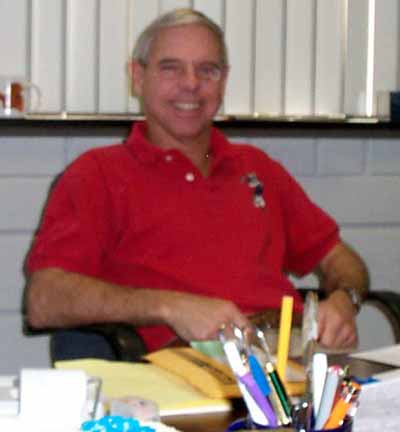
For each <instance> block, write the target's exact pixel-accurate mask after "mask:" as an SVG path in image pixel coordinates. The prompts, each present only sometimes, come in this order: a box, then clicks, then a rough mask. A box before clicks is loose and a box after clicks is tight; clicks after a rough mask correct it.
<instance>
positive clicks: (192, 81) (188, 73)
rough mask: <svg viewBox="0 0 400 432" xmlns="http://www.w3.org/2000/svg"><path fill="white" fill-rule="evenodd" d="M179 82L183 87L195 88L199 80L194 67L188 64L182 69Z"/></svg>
mask: <svg viewBox="0 0 400 432" xmlns="http://www.w3.org/2000/svg"><path fill="white" fill-rule="evenodd" d="M180 82H181V85H183V86H185V88H189V89H190V90H194V89H197V88H198V87H199V85H200V82H201V80H200V78H199V76H198V73H197V69H196V67H195V66H193V65H188V66H187V67H186V68H185V69H184V71H183V74H182V77H181V80H180Z"/></svg>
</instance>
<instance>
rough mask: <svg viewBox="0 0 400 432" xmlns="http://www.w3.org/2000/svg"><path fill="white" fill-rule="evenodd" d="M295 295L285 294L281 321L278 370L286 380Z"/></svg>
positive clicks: (281, 377)
mask: <svg viewBox="0 0 400 432" xmlns="http://www.w3.org/2000/svg"><path fill="white" fill-rule="evenodd" d="M292 315H293V297H291V296H283V298H282V305H281V317H280V323H279V337H278V351H277V355H276V370H277V372H278V374H279V377H280V379H281V380H282V381H283V382H285V381H286V366H287V361H288V356H289V344H290V332H291V329H292Z"/></svg>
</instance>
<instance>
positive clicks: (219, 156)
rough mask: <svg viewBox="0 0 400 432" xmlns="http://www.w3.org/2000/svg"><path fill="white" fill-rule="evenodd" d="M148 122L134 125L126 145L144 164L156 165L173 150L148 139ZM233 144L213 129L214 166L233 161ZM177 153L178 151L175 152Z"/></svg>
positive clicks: (211, 146) (211, 144)
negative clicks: (229, 160)
mask: <svg viewBox="0 0 400 432" xmlns="http://www.w3.org/2000/svg"><path fill="white" fill-rule="evenodd" d="M146 131H147V123H146V121H137V122H135V124H134V125H133V128H132V131H131V133H130V135H129V136H128V138H127V140H126V141H125V144H126V145H127V146H128V148H129V150H131V151H132V153H133V155H134V156H135V157H136V158H137V159H138V160H139V161H140V162H142V163H156V162H157V161H159V160H160V159H164V157H165V155H166V154H167V153H169V152H170V151H171V150H164V149H161V148H160V147H158V146H157V145H154V144H152V143H151V142H150V141H149V140H148V139H147V137H146ZM232 147H233V144H231V143H230V142H229V141H228V140H227V139H226V138H225V136H224V134H223V133H222V132H220V131H219V130H218V129H217V128H215V127H213V128H212V129H211V138H210V148H209V153H210V154H212V156H213V159H214V164H217V163H220V162H222V161H225V160H226V159H233V153H234V152H233V149H232ZM174 151H176V150H174Z"/></svg>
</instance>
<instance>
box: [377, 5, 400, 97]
mask: <svg viewBox="0 0 400 432" xmlns="http://www.w3.org/2000/svg"><path fill="white" fill-rule="evenodd" d="M375 12H376V19H375V49H374V53H375V61H374V90H375V91H382V90H395V89H398V85H399V82H398V76H399V24H400V23H399V19H400V17H399V1H398V0H385V1H379V0H378V1H376V5H375Z"/></svg>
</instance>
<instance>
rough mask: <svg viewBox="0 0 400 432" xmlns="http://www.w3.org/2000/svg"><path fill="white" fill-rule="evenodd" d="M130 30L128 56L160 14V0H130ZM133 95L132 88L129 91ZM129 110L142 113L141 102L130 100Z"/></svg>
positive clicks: (134, 99)
mask: <svg viewBox="0 0 400 432" xmlns="http://www.w3.org/2000/svg"><path fill="white" fill-rule="evenodd" d="M129 6H130V12H129V28H128V50H129V53H128V55H129V56H130V55H131V53H132V49H133V47H134V45H135V42H136V39H137V38H138V36H139V34H140V33H141V32H142V30H143V29H144V28H145V27H146V26H147V25H148V24H149V23H150V22H151V21H152V20H153V19H154V18H156V17H157V15H158V13H159V4H158V0H146V1H145V2H144V1H143V0H129ZM129 92H130V93H131V94H132V88H130V89H129ZM128 110H129V111H130V112H133V113H138V112H140V111H141V109H140V104H139V101H138V99H137V98H136V97H134V96H133V97H130V98H129V104H128Z"/></svg>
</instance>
